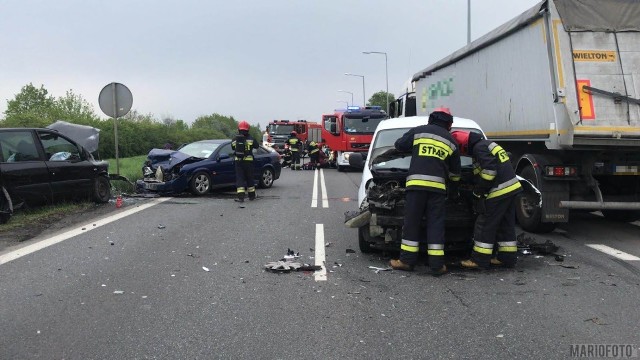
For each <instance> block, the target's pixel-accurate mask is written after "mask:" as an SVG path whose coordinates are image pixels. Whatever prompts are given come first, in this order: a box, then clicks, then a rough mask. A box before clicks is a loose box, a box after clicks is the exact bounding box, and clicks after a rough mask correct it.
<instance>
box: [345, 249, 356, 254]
mask: <svg viewBox="0 0 640 360" xmlns="http://www.w3.org/2000/svg"><path fill="white" fill-rule="evenodd" d="M355 253H356V251H355V250H353V249H347V254H355Z"/></svg>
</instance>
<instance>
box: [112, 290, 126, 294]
mask: <svg viewBox="0 0 640 360" xmlns="http://www.w3.org/2000/svg"><path fill="white" fill-rule="evenodd" d="M113 293H114V294H118V295H122V294H124V291H122V290H116V291H114V292H113Z"/></svg>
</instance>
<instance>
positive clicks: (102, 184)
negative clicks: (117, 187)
mask: <svg viewBox="0 0 640 360" xmlns="http://www.w3.org/2000/svg"><path fill="white" fill-rule="evenodd" d="M110 198H111V183H110V182H109V178H107V177H106V176H102V175H101V176H98V177H96V178H95V180H94V182H93V201H95V202H97V203H106V202H108V201H109V199H110Z"/></svg>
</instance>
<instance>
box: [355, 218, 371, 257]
mask: <svg viewBox="0 0 640 360" xmlns="http://www.w3.org/2000/svg"><path fill="white" fill-rule="evenodd" d="M369 241H371V237H370V236H369V225H368V224H367V225H365V226H361V227H359V228H358V246H359V247H360V252H362V253H363V254H370V253H372V252H374V249H373V248H372V247H371V244H370V243H369Z"/></svg>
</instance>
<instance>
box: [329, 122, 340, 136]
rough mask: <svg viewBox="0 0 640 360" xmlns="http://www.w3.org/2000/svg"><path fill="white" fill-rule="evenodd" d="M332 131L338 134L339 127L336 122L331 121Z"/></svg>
mask: <svg viewBox="0 0 640 360" xmlns="http://www.w3.org/2000/svg"><path fill="white" fill-rule="evenodd" d="M330 132H331V133H332V134H333V135H338V129H337V126H336V123H331V130H330Z"/></svg>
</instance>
